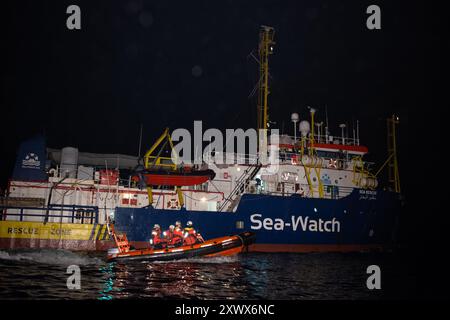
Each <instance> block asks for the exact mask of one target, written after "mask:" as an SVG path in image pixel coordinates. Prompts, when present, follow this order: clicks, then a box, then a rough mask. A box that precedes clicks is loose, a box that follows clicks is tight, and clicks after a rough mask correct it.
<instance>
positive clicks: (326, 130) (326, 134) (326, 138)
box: [325, 105, 329, 143]
mask: <svg viewBox="0 0 450 320" xmlns="http://www.w3.org/2000/svg"><path fill="white" fill-rule="evenodd" d="M325 117H326V121H327V126H326V127H325V143H328V128H329V127H328V105H325Z"/></svg>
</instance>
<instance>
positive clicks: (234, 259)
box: [142, 255, 239, 264]
mask: <svg viewBox="0 0 450 320" xmlns="http://www.w3.org/2000/svg"><path fill="white" fill-rule="evenodd" d="M237 261H239V256H237V255H235V256H226V257H211V258H206V257H194V258H189V259H179V260H172V261H152V262H151V263H152V264H153V263H154V264H167V263H169V264H172V263H199V264H219V263H233V262H237ZM142 263H149V262H148V261H142Z"/></svg>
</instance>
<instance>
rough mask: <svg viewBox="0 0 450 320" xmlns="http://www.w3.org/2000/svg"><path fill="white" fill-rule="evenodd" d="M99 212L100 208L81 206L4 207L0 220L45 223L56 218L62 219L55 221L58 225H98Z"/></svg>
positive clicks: (1, 209) (0, 207)
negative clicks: (60, 223)
mask: <svg viewBox="0 0 450 320" xmlns="http://www.w3.org/2000/svg"><path fill="white" fill-rule="evenodd" d="M47 210H48V211H49V213H48V214H47V213H46V212H47ZM98 211H99V210H98V207H94V206H79V205H50V206H49V207H48V208H47V207H46V208H43V207H18V206H5V205H2V206H0V220H14V221H33V222H44V221H45V220H46V218H56V219H60V220H58V221H54V222H58V223H59V222H63V223H77V224H93V223H98V218H99V214H98ZM11 217H13V219H10V218H11ZM36 218H38V219H37V220H36ZM63 220H64V221H63Z"/></svg>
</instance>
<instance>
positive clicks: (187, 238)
mask: <svg viewBox="0 0 450 320" xmlns="http://www.w3.org/2000/svg"><path fill="white" fill-rule="evenodd" d="M183 242H184V244H186V245H192V244H195V243H196V242H197V232H196V231H195V229H194V228H192V227H186V228H184V241H183Z"/></svg>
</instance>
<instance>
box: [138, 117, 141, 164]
mask: <svg viewBox="0 0 450 320" xmlns="http://www.w3.org/2000/svg"><path fill="white" fill-rule="evenodd" d="M141 145H142V123H141V129H140V133H139V153H138V159H139V158H140V157H141Z"/></svg>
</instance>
